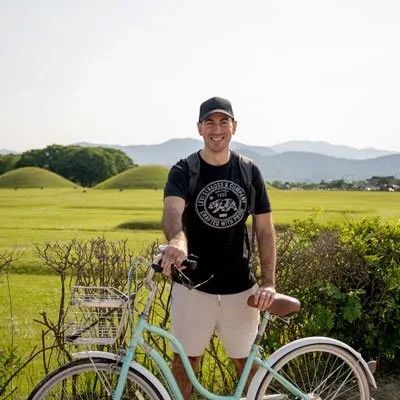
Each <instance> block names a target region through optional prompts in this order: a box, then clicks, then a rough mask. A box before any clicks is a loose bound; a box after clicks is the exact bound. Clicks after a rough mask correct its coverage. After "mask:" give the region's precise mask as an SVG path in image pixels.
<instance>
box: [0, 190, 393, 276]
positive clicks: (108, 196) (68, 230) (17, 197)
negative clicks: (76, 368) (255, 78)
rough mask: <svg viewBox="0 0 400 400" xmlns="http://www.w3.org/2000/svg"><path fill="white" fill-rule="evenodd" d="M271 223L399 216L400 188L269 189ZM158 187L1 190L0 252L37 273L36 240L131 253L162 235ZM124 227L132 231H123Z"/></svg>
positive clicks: (19, 267) (19, 266)
mask: <svg viewBox="0 0 400 400" xmlns="http://www.w3.org/2000/svg"><path fill="white" fill-rule="evenodd" d="M269 194H270V198H271V203H272V207H273V214H274V221H275V223H277V224H288V223H290V222H292V221H293V219H295V218H300V219H303V218H307V217H310V216H311V215H312V214H314V213H317V215H318V219H319V220H320V221H321V222H327V221H338V222H340V221H345V220H348V219H351V218H362V217H370V216H379V217H382V218H383V219H399V218H400V193H399V192H393V193H391V192H336V191H280V190H270V193H269ZM162 196H163V193H162V190H154V189H147V190H146V189H137V190H123V191H119V190H90V189H43V190H40V189H18V190H13V189H1V190H0V221H1V225H0V251H1V250H5V249H19V250H23V252H24V254H23V256H22V258H21V259H20V260H19V261H18V262H16V263H15V270H18V271H19V272H28V271H29V272H32V273H40V272H42V271H43V267H42V266H41V265H40V261H39V260H38V259H37V256H36V254H35V251H34V245H35V244H43V243H45V242H48V241H55V240H58V241H66V240H71V239H72V238H75V237H76V238H78V239H83V240H85V239H89V238H94V237H97V236H102V235H104V236H105V237H106V238H107V239H110V240H118V239H127V240H128V247H129V248H130V249H132V250H133V251H138V250H140V249H142V248H143V247H144V246H145V245H146V244H148V243H150V242H152V241H153V240H155V239H161V238H162V234H161V232H160V230H159V229H158V228H159V226H160V220H161V212H162ZM121 225H127V226H129V227H133V228H136V229H121V228H120V226H121Z"/></svg>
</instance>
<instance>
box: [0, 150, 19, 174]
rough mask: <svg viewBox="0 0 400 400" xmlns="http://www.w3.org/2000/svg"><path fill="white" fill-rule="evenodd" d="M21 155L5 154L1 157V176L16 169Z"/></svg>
mask: <svg viewBox="0 0 400 400" xmlns="http://www.w3.org/2000/svg"><path fill="white" fill-rule="evenodd" d="M20 158H21V156H20V155H19V154H4V155H0V175H1V174H4V173H5V172H8V171H11V170H12V169H14V168H15V164H16V163H17V162H18V161H19V159H20Z"/></svg>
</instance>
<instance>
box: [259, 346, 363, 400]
mask: <svg viewBox="0 0 400 400" xmlns="http://www.w3.org/2000/svg"><path fill="white" fill-rule="evenodd" d="M273 368H274V369H275V370H276V371H278V372H279V374H280V375H282V376H283V377H284V378H285V379H287V380H288V381H289V382H291V383H292V384H293V385H294V386H296V387H297V388H299V389H300V390H301V391H303V392H304V393H306V394H307V395H308V397H309V398H310V400H370V390H369V383H368V377H367V375H366V373H365V371H364V368H363V367H362V365H361V364H360V362H359V361H358V360H357V359H356V358H355V357H354V355H353V354H351V352H349V351H348V350H346V349H344V348H342V347H340V346H336V345H332V344H324V343H316V344H311V345H305V346H302V347H299V348H297V349H295V350H293V351H291V352H289V353H286V354H284V355H283V356H282V357H281V358H280V359H279V360H277V361H276V363H275V364H274V365H273ZM256 399H258V400H262V399H271V400H272V399H276V400H283V399H290V400H292V399H297V397H296V396H294V395H293V394H292V393H291V392H290V391H289V390H288V389H287V388H286V387H285V386H283V385H282V384H281V383H279V382H278V381H277V380H276V379H275V378H274V376H273V375H272V374H271V373H267V374H266V375H265V377H264V379H263V381H262V382H261V385H260V386H259V388H258V391H257V395H256Z"/></svg>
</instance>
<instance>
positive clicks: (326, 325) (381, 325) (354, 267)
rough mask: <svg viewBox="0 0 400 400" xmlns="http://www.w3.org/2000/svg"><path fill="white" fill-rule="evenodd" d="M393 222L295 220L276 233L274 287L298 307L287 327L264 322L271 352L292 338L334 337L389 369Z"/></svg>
mask: <svg viewBox="0 0 400 400" xmlns="http://www.w3.org/2000/svg"><path fill="white" fill-rule="evenodd" d="M399 243H400V224H399V223H390V222H383V221H381V220H380V219H378V218H374V219H363V220H358V221H350V222H348V223H347V224H342V225H320V224H318V223H317V222H316V220H315V219H309V220H307V221H302V222H300V221H297V222H295V223H294V224H293V225H292V226H291V227H287V228H285V229H284V230H282V231H281V232H280V233H279V235H278V262H277V286H278V287H277V289H278V291H280V292H283V293H286V294H289V295H293V296H295V297H297V298H298V299H299V300H300V301H301V303H302V311H301V313H299V314H298V315H297V316H296V317H295V321H294V323H293V324H291V326H290V327H288V328H284V329H282V327H281V326H279V325H277V326H272V328H271V329H270V330H269V331H268V332H267V335H266V336H265V339H264V346H265V347H266V348H267V349H268V350H270V351H272V350H273V349H276V348H277V347H279V345H282V344H284V343H286V342H287V341H289V340H293V339H295V338H299V337H304V336H312V335H319V336H320V335H322V336H330V337H334V338H337V339H339V340H342V341H344V342H346V343H347V344H349V345H350V346H352V347H354V348H355V349H356V350H358V351H360V352H361V353H362V354H363V356H364V357H365V358H367V359H368V358H371V359H372V358H373V359H380V360H381V364H382V365H383V366H384V367H386V368H390V367H395V363H396V361H395V360H396V358H398V357H399V356H400V330H399V326H400V250H399V247H398V244H399Z"/></svg>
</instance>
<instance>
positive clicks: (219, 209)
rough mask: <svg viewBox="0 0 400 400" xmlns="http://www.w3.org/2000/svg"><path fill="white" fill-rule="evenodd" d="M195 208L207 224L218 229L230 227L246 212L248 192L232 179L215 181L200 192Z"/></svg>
mask: <svg viewBox="0 0 400 400" xmlns="http://www.w3.org/2000/svg"><path fill="white" fill-rule="evenodd" d="M195 209H196V213H197V215H198V216H199V217H200V219H201V220H202V221H203V222H204V223H205V224H207V225H209V226H212V227H213V228H217V229H225V228H230V227H232V226H234V225H236V224H237V223H239V222H240V221H241V220H242V218H243V217H244V215H245V214H246V210H247V196H246V192H245V191H244V189H243V188H241V187H240V186H239V185H238V184H236V183H234V182H232V181H227V180H220V181H214V182H211V183H209V184H208V185H206V186H205V187H204V188H203V189H202V190H201V191H200V192H199V194H198V195H197V198H196V202H195Z"/></svg>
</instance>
